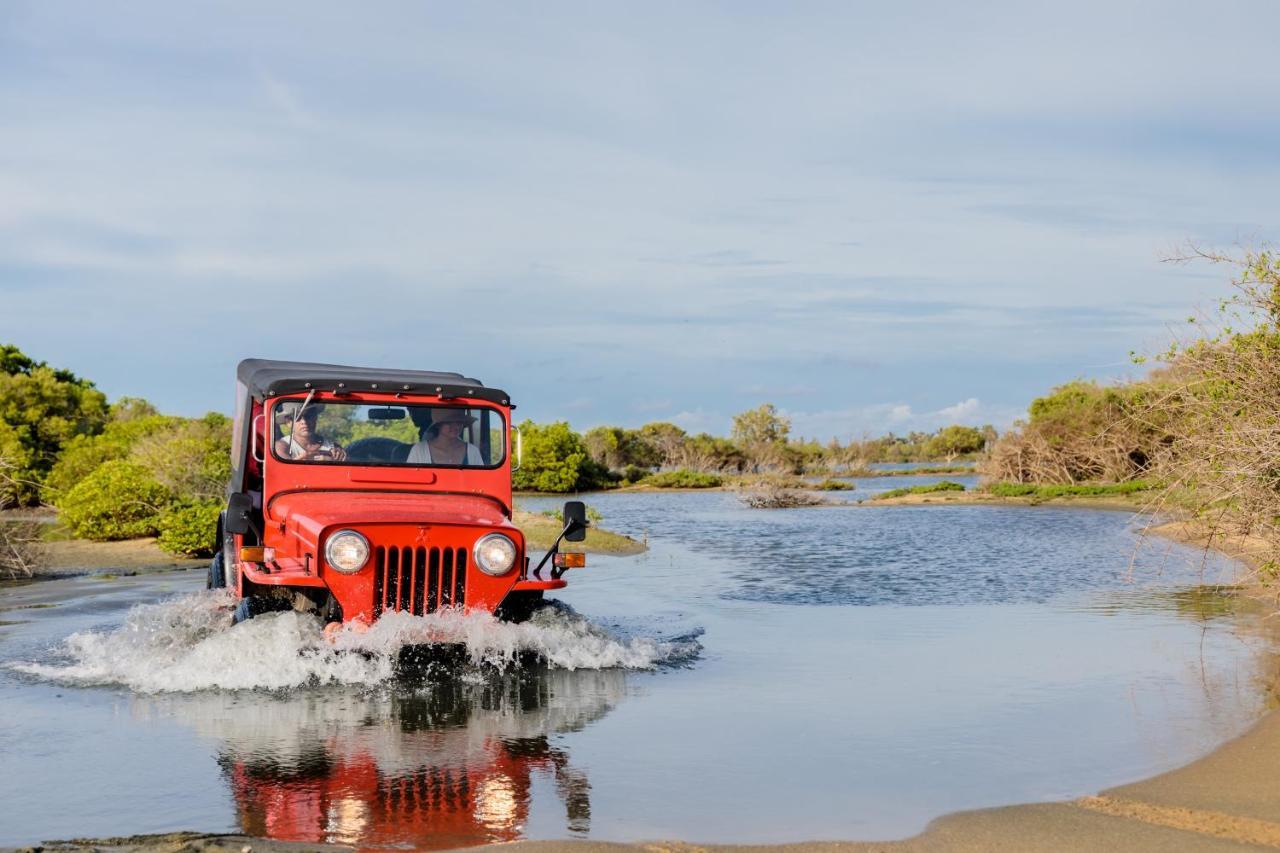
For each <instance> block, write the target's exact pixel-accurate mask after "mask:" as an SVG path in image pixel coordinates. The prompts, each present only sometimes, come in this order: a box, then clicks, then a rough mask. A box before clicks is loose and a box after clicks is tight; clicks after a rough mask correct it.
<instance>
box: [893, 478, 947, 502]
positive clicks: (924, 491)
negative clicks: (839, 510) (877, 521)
mask: <svg viewBox="0 0 1280 853" xmlns="http://www.w3.org/2000/svg"><path fill="white" fill-rule="evenodd" d="M963 491H964V486H962V485H960V484H959V483H953V482H951V481H950V480H943V481H941V482H939V483H926V484H924V485H922V486H909V487H907V488H903V489H890V490H889V491H887V492H881V493H880V494H878V495H876V496H875V500H884V499H885V498H900V497H904V496H906V495H929V494H933V493H934V492H963Z"/></svg>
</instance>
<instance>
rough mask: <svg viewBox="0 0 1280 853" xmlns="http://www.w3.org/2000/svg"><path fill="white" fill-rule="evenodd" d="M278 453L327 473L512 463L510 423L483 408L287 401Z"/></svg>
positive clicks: (276, 420) (278, 418) (274, 443)
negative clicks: (334, 468) (337, 468)
mask: <svg viewBox="0 0 1280 853" xmlns="http://www.w3.org/2000/svg"><path fill="white" fill-rule="evenodd" d="M271 423H272V434H271V452H272V453H273V454H274V455H275V457H276V458H277V459H279V460H281V461H282V462H294V463H303V464H323V465H362V466H363V465H389V466H413V467H416V466H431V467H437V468H439V467H445V468H464V467H472V468H494V467H497V466H498V465H501V464H502V462H503V460H504V459H505V458H506V435H507V429H506V421H505V420H504V418H503V417H502V414H501V413H500V412H498V411H496V410H494V409H489V408H485V407H482V406H476V407H470V408H468V407H463V406H443V405H438V406H428V405H407V404H391V405H388V404H382V403H377V404H372V403H343V402H334V401H332V400H325V401H323V402H316V401H314V400H313V399H301V398H300V399H297V400H281V401H279V402H277V403H276V405H275V407H274V409H273V410H272V417H271Z"/></svg>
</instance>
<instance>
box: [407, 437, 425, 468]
mask: <svg viewBox="0 0 1280 853" xmlns="http://www.w3.org/2000/svg"><path fill="white" fill-rule="evenodd" d="M404 461H405V462H406V463H408V464H410V465H430V464H431V448H429V447H427V443H426V442H425V441H419V442H418V443H417V444H415V445H414V446H413V447H411V448H409V458H407V459H405V460H404Z"/></svg>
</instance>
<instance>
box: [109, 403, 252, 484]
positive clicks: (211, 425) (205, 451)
mask: <svg viewBox="0 0 1280 853" xmlns="http://www.w3.org/2000/svg"><path fill="white" fill-rule="evenodd" d="M129 458H130V460H131V461H133V462H137V463H138V464H140V465H142V466H144V467H145V468H146V469H147V470H148V471H149V472H150V473H151V476H152V478H154V479H155V480H156V482H158V483H160V484H161V485H163V486H165V487H166V488H168V489H169V491H170V492H172V493H173V495H174V497H175V498H177V499H178V500H180V501H183V502H200V501H212V500H219V499H221V498H222V496H223V494H224V492H225V491H226V487H227V480H229V479H230V478H231V422H230V421H229V420H228V419H227V417H226V416H225V415H220V414H217V413H216V412H210V413H209V414H207V415H205V416H204V417H203V418H200V419H197V420H176V421H175V422H174V423H173V424H172V425H171V426H170V427H169V428H168V429H163V430H158V431H155V432H152V433H151V434H149V435H146V436H144V437H142V438H140V439H139V440H138V441H137V443H136V444H135V445H134V447H133V450H132V451H131V452H130V454H129Z"/></svg>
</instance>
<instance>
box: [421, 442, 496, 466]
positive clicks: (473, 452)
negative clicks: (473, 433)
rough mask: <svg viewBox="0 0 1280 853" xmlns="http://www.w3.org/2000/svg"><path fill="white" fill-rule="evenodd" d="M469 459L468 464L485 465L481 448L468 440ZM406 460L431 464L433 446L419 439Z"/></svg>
mask: <svg viewBox="0 0 1280 853" xmlns="http://www.w3.org/2000/svg"><path fill="white" fill-rule="evenodd" d="M466 444H467V460H466V462H465V463H463V464H466V465H483V464H485V463H484V459H483V458H482V457H481V456H480V448H478V447H476V446H475V445H474V444H471V443H470V442H467V443H466ZM405 462H407V463H409V464H410V465H430V464H432V462H431V446H430V445H429V444H427V442H425V441H419V442H418V443H417V444H415V445H414V446H413V447H411V448H410V449H409V458H408V459H406V460H405Z"/></svg>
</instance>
